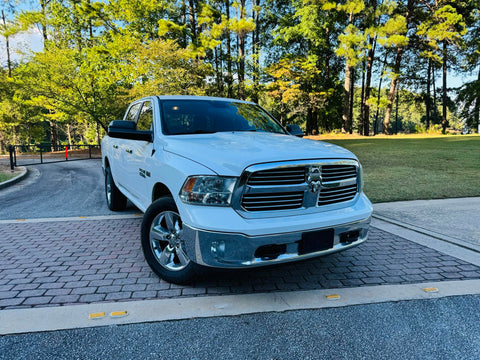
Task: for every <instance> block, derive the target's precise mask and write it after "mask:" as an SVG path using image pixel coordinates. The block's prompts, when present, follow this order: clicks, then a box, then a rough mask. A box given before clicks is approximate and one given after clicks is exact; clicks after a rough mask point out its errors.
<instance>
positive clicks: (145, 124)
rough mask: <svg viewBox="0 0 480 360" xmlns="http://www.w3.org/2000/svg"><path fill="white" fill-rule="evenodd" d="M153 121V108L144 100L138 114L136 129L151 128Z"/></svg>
mask: <svg viewBox="0 0 480 360" xmlns="http://www.w3.org/2000/svg"><path fill="white" fill-rule="evenodd" d="M152 123H153V108H152V103H151V102H150V101H145V102H144V103H143V106H142V110H140V114H139V115H138V121H137V130H151V126H152Z"/></svg>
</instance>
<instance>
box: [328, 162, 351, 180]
mask: <svg viewBox="0 0 480 360" xmlns="http://www.w3.org/2000/svg"><path fill="white" fill-rule="evenodd" d="M356 177H357V167H356V166H354V165H323V166H322V182H330V181H341V180H345V179H351V178H356Z"/></svg>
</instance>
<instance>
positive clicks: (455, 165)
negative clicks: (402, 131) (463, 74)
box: [324, 135, 480, 203]
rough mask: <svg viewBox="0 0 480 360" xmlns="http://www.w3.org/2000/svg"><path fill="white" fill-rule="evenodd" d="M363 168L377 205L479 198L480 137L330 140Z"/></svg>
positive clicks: (393, 137)
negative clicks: (349, 153) (356, 158)
mask: <svg viewBox="0 0 480 360" xmlns="http://www.w3.org/2000/svg"><path fill="white" fill-rule="evenodd" d="M324 141H326V142H329V143H332V144H336V145H340V146H342V147H345V148H347V149H349V150H351V151H352V152H353V153H354V154H355V155H356V156H357V157H358V159H359V160H360V162H361V163H362V166H363V171H364V175H365V177H364V179H365V193H366V194H367V196H368V197H369V198H370V200H372V202H375V203H378V202H387V201H399V200H417V199H443V198H456V197H470V196H480V136H478V135H464V136H442V137H432V136H426V137H418V136H415V137H408V136H402V137H400V136H399V137H396V136H391V137H388V138H386V137H367V138H361V139H325V140H324Z"/></svg>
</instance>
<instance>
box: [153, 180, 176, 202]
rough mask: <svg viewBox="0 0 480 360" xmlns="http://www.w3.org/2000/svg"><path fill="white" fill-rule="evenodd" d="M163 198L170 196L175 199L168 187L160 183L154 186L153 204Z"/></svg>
mask: <svg viewBox="0 0 480 360" xmlns="http://www.w3.org/2000/svg"><path fill="white" fill-rule="evenodd" d="M163 196H170V197H172V198H173V194H172V192H171V191H170V189H169V188H168V186H167V185H165V184H164V183H161V182H158V183H156V184H155V185H154V186H153V189H152V202H154V201H155V200H157V199H159V198H161V197H163Z"/></svg>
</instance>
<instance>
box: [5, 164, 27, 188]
mask: <svg viewBox="0 0 480 360" xmlns="http://www.w3.org/2000/svg"><path fill="white" fill-rule="evenodd" d="M18 168H19V169H21V170H22V172H21V173H20V174H18V175H17V176H15V177H14V178H12V179H10V180H7V181H4V182H1V183H0V189H4V188H6V187H9V186H11V185H13V184H16V183H17V182H19V181H20V180H22V179H23V178H24V177H25V176H27V174H28V169H27V168H26V167H24V166H18Z"/></svg>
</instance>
